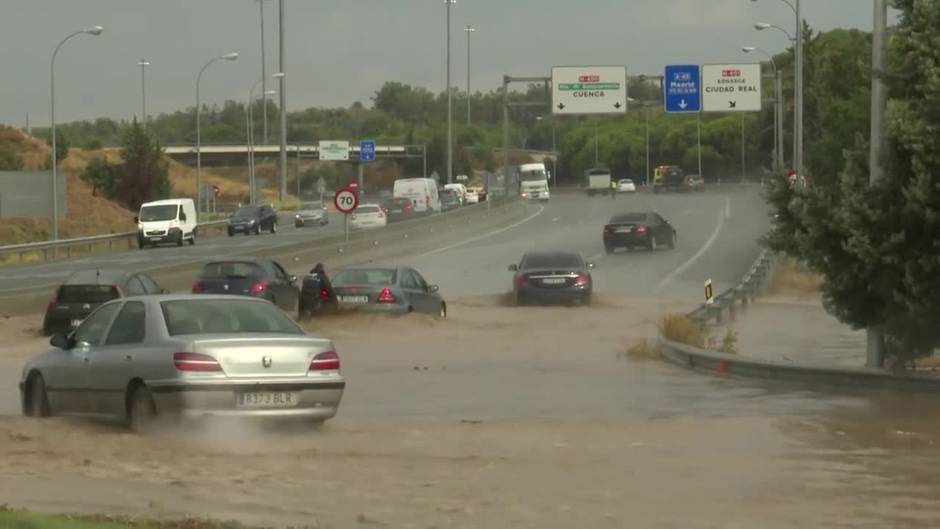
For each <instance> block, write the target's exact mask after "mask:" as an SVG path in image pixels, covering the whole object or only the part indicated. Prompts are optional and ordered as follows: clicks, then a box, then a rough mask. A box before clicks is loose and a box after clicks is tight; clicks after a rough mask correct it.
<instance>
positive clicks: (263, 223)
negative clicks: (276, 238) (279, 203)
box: [228, 205, 277, 237]
mask: <svg viewBox="0 0 940 529" xmlns="http://www.w3.org/2000/svg"><path fill="white" fill-rule="evenodd" d="M263 230H267V231H269V232H271V233H277V212H276V211H274V208H272V207H271V206H267V205H264V206H242V207H240V208H238V210H236V211H235V213H233V214H232V216H231V217H229V219H228V236H229V237H231V236H232V235H235V234H236V233H244V234H245V235H248V234H249V233H254V234H255V235H261V232H262V231H263Z"/></svg>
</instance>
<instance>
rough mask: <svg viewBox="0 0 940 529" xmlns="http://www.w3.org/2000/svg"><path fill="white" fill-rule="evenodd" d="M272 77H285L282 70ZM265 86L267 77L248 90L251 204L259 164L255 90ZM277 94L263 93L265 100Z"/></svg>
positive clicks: (254, 198)
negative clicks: (256, 150)
mask: <svg viewBox="0 0 940 529" xmlns="http://www.w3.org/2000/svg"><path fill="white" fill-rule="evenodd" d="M271 77H273V78H274V79H280V78H282V77H284V74H283V73H282V72H277V73H275V74H272V75H271ZM259 84H260V85H262V86H264V85H265V84H266V79H264V78H261V79H258V80H257V81H255V84H253V85H252V86H251V90H249V91H248V113H247V114H248V184H249V186H250V189H249V191H248V199H249V201H250V202H251V204H254V203H255V202H257V196H256V194H257V193H256V189H255V188H256V187H257V185H256V184H255V177H256V169H257V164H256V163H255V117H254V106H255V90H257V89H258V85H259ZM275 94H277V90H266V91H265V92H264V94H263V96H264V98H265V99H264V101H267V96H273V95H275Z"/></svg>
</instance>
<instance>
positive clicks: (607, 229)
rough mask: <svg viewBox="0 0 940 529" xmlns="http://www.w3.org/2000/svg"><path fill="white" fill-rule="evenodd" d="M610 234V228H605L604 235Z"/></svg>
mask: <svg viewBox="0 0 940 529" xmlns="http://www.w3.org/2000/svg"><path fill="white" fill-rule="evenodd" d="M608 233H610V228H609V227H607V226H604V235H607V234H608Z"/></svg>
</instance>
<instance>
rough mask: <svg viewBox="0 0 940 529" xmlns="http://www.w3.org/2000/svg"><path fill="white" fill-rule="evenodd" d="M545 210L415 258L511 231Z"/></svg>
mask: <svg viewBox="0 0 940 529" xmlns="http://www.w3.org/2000/svg"><path fill="white" fill-rule="evenodd" d="M543 211H545V206H539V210H538V211H536V212H535V213H533V214H531V215H529V216H528V217H526V218H524V219H522V220H520V221H518V222H514V223H512V224H510V225H509V226H503V227H502V228H499V229H498V230H493V231H491V232H488V233H484V234H482V235H477V236H476V237H470V238H469V239H464V240H462V241H460V242H456V243H454V244H451V245H448V246H444V247H442V248H437V249H435V250H431V251H430V252H425V253H423V254H419V255H416V256H415V258H416V259H420V258H422V257H428V256H429V255H434V254H439V253H441V252H446V251H447V250H453V249H454V248H458V247H460V246H463V245H465V244H470V243H472V242H476V241H479V240H481V239H485V238H487V237H492V236H493V235H499V234H500V233H503V232H505V231H509V230H511V229H513V228H516V227H518V226H522V225H523V224H525V223H526V222H529V221H530V220H532V219H534V218H535V217H538V216H539V215H541V214H542V212H543Z"/></svg>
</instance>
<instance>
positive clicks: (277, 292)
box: [192, 257, 300, 312]
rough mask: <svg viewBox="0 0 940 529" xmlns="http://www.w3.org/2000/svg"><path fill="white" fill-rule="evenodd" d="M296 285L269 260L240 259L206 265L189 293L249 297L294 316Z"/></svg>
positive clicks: (255, 258)
mask: <svg viewBox="0 0 940 529" xmlns="http://www.w3.org/2000/svg"><path fill="white" fill-rule="evenodd" d="M296 282H297V277H296V276H291V275H288V274H287V272H285V271H284V267H282V266H281V265H280V264H278V263H277V262H276V261H274V260H272V259H268V258H261V257H240V258H238V259H232V260H225V261H212V262H209V263H206V265H205V266H203V267H202V272H200V274H199V278H198V279H197V280H196V282H195V283H194V284H193V288H192V293H193V294H229V295H235V296H251V297H255V298H261V299H266V300H268V301H270V302H271V303H274V304H275V305H277V306H278V307H281V308H282V309H284V310H286V311H288V312H293V311H294V310H295V308H296V307H297V299H298V298H299V297H300V292H299V290H298V289H297V286H296V285H295V283H296Z"/></svg>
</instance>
